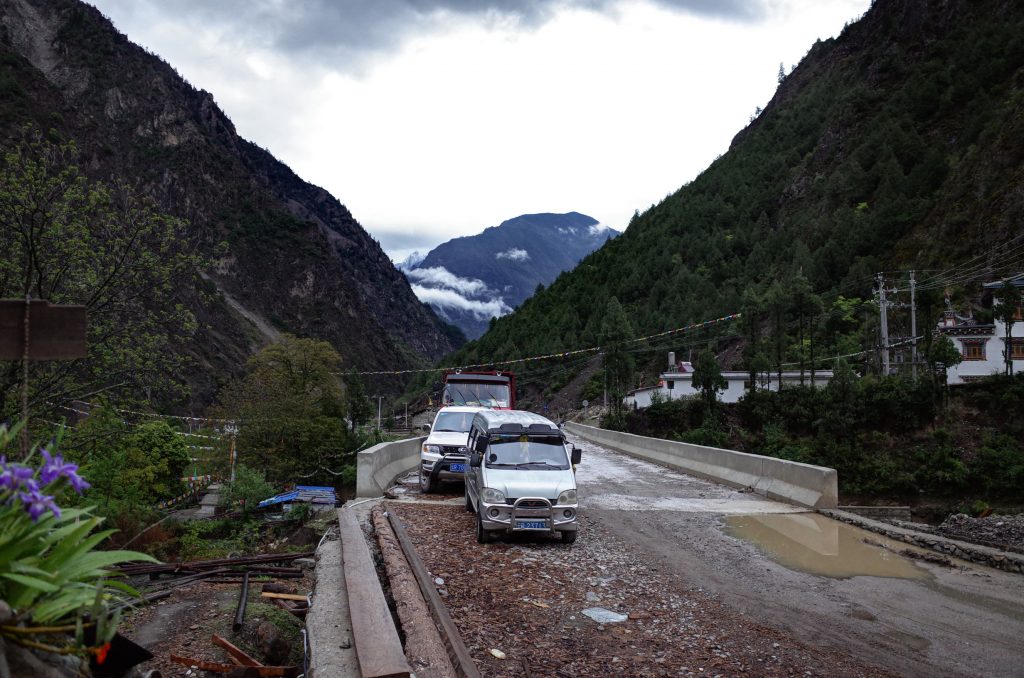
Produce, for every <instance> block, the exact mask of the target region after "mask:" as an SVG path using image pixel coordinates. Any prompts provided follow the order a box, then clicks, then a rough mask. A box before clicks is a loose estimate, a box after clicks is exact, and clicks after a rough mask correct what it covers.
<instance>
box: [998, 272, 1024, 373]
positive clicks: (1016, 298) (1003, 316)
mask: <svg viewBox="0 0 1024 678" xmlns="http://www.w3.org/2000/svg"><path fill="white" fill-rule="evenodd" d="M993 301H995V302H996V303H995V304H994V305H993V307H992V313H993V315H994V316H995V318H996V320H999V321H1001V322H1002V323H1003V347H1004V348H1003V360H1004V362H1005V363H1006V374H1007V375H1011V374H1013V325H1014V323H1015V322H1016V321H1017V316H1018V314H1019V313H1020V306H1021V294H1020V289H1019V288H1018V287H1017V286H1016V285H1015V284H1014V283H1013V281H1011V280H1006V281H1004V282H1003V284H1002V286H1001V287H999V289H997V290H996V292H995V295H994V298H993Z"/></svg>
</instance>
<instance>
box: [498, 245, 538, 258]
mask: <svg viewBox="0 0 1024 678" xmlns="http://www.w3.org/2000/svg"><path fill="white" fill-rule="evenodd" d="M494 258H495V259H508V260H509V261H526V260H527V259H529V258H530V253H529V252H527V251H526V250H523V249H519V248H518V247H513V248H511V249H507V250H505V251H504V252H498V253H497V254H495V255H494Z"/></svg>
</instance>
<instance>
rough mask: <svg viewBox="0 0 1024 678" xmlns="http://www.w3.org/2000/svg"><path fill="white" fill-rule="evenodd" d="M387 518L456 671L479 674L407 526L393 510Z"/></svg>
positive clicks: (465, 676) (468, 677)
mask: <svg viewBox="0 0 1024 678" xmlns="http://www.w3.org/2000/svg"><path fill="white" fill-rule="evenodd" d="M388 520H389V521H390V522H391V529H393V530H394V531H395V538H396V539H398V543H399V545H400V546H401V547H402V552H403V553H404V554H405V559H406V561H408V563H409V567H410V568H411V569H412V573H413V574H414V575H415V576H416V581H417V582H418V583H419V585H420V592H421V593H422V594H423V598H424V599H425V600H426V601H427V607H428V608H429V609H430V614H431V616H433V617H434V622H436V623H437V626H438V628H439V629H441V637H442V638H443V639H444V643H445V646H446V647H447V648H448V657H449V658H450V659H451V660H452V665H453V666H454V667H455V672H456V673H457V674H458V675H459V676H462V678H480V671H479V669H477V668H476V664H475V663H474V662H473V657H472V656H471V655H470V654H469V649H467V648H466V644H465V643H464V642H462V636H461V635H460V634H459V630H458V628H456V626H455V622H453V621H452V617H451V615H450V614H448V608H447V607H445V605H444V603H443V602H442V601H441V596H440V595H438V593H437V589H436V588H434V579H433V577H431V576H430V573H429V572H427V567H426V566H425V565H424V564H423V561H422V560H420V556H419V554H418V553H416V548H415V547H414V546H413V545H412V540H411V539H409V534H408V533H407V532H406V531H405V527H404V526H403V525H402V522H401V521H400V520H399V519H398V516H397V515H395V512H394V511H388Z"/></svg>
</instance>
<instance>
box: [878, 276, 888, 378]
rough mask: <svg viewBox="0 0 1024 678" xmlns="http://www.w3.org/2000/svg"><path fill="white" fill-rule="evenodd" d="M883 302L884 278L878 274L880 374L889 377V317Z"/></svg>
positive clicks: (885, 303) (884, 301) (885, 304)
mask: <svg viewBox="0 0 1024 678" xmlns="http://www.w3.org/2000/svg"><path fill="white" fill-rule="evenodd" d="M887 303H888V302H886V300H885V278H884V277H883V275H882V274H881V273H879V274H878V312H879V314H880V315H881V323H882V325H881V331H882V374H883V375H884V376H889V316H888V313H887V312H886V311H887V308H886V306H887Z"/></svg>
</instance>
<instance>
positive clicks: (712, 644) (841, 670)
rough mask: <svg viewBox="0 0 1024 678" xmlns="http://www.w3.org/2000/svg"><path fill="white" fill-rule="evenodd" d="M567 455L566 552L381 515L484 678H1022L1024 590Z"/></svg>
mask: <svg viewBox="0 0 1024 678" xmlns="http://www.w3.org/2000/svg"><path fill="white" fill-rule="evenodd" d="M576 444H577V445H578V446H579V447H581V448H583V463H582V464H581V465H580V466H579V469H578V481H579V487H580V495H581V513H582V515H583V518H582V528H581V532H580V537H579V540H578V541H577V542H576V543H575V544H574V545H572V546H564V545H562V544H560V543H558V542H557V541H555V540H549V539H538V538H526V537H524V538H519V537H515V538H510V539H505V540H502V541H500V542H499V543H497V544H491V545H487V546H483V545H479V544H477V543H476V542H475V540H474V536H473V521H472V517H471V515H470V514H468V513H466V512H465V511H464V510H463V508H462V506H461V504H462V498H461V495H458V496H455V497H451V498H446V497H431V499H433V500H434V501H432V502H431V503H429V504H428V503H412V502H409V503H404V502H401V501H396V502H389V503H388V504H389V506H390V507H391V510H394V511H396V512H397V513H398V514H399V516H400V517H401V518H402V519H403V522H404V523H406V525H407V527H408V530H409V533H410V536H411V537H412V539H413V541H414V542H415V544H416V547H417V550H418V552H419V553H420V556H421V557H422V558H423V560H424V562H425V563H426V565H427V567H428V568H429V569H430V570H431V572H432V574H433V575H434V576H435V577H437V578H438V579H440V580H441V581H442V582H443V583H441V584H438V587H439V589H440V590H441V592H442V596H443V597H444V598H445V602H446V604H447V605H448V607H449V610H450V611H451V614H452V617H453V619H454V621H455V623H456V625H457V626H458V627H459V629H460V632H461V633H462V634H463V637H464V639H465V641H466V643H467V646H469V648H470V651H471V652H472V653H473V655H474V658H475V659H476V661H477V662H478V664H479V666H480V668H481V670H482V672H483V673H484V675H486V676H523V675H534V676H549V675H557V676H590V675H602V674H605V675H623V676H661V675H665V676H676V675H710V676H713V675H722V676H731V675H759V676H801V675H821V676H876V675H877V676H882V675H908V676H936V675H943V676H976V675H986V676H1020V675H1022V674H1021V671H1022V669H1021V660H1022V651H1021V645H1020V642H1021V641H1020V639H1021V638H1022V637H1024V577H1020V576H1019V575H1010V574H1006V573H1002V572H998V571H994V570H990V569H987V568H982V567H978V566H973V565H967V564H962V565H963V566H962V567H953V568H950V567H942V566H940V565H935V564H931V563H926V562H920V561H911V560H909V559H906V558H903V557H901V556H898V555H896V554H895V553H893V552H891V551H888V550H886V549H885V548H883V547H879V546H869V545H866V544H864V542H863V540H864V539H865V538H866V539H870V540H871V541H872V542H875V543H883V545H884V540H882V539H880V538H879V537H878V535H875V534H872V533H866V532H862V531H860V530H857V529H856V528H851V527H848V526H840V524H838V523H833V521H827V520H824V521H823V520H822V519H821V517H820V516H817V515H816V514H807V513H802V512H799V511H798V510H796V509H794V508H792V507H790V506H787V505H783V504H778V503H775V502H769V501H765V500H763V499H762V498H760V497H758V496H757V495H752V494H748V493H742V492H738V491H735V490H732V489H728V488H724V487H721V486H718V485H714V484H711V483H707V482H704V481H701V480H697V479H694V478H691V477H688V476H685V475H682V474H678V473H674V472H672V471H669V470H667V469H664V468H662V467H659V466H657V465H654V464H650V463H648V462H644V461H640V460H635V459H631V458H629V457H625V456H622V455H619V454H616V453H613V452H610V451H608V450H605V449H602V448H600V447H598V446H595V445H592V444H590V443H587V442H584V441H579V440H577V441H576ZM452 489H454V490H455V491H458V489H459V488H458V486H454V487H453V488H452ZM450 496H451V495H449V497H450ZM410 499H413V497H410ZM438 500H440V501H438ZM734 535H740V536H734ZM743 535H746V536H745V537H744V538H741V536H743ZM749 539H754V540H760V541H758V543H757V544H755V543H754V542H752V541H750V540H749ZM905 546H906V545H903V544H901V545H900V548H901V549H902V548H904V547H905ZM781 562H786V563H788V565H783V564H781ZM861 567H863V568H864V571H865V572H879V573H884V574H886V575H887V576H865V575H863V574H858V573H859V571H860V570H859V568H861ZM878 568H881V569H878ZM813 572H820V573H819V574H814V573H813ZM821 573H831V576H829V575H828V574H821ZM837 573H838V574H841V575H842V576H836V574H837ZM589 608H604V609H606V610H608V611H611V612H615V613H620V614H624V615H628V617H627V618H626V619H625V620H624V621H622V622H599V621H595V620H593V619H591V618H590V617H589V616H587V615H585V614H584V610H586V609H589ZM491 650H497V651H498V652H497V654H498V655H500V656H501V657H503V658H499V657H497V656H495V653H492V652H491Z"/></svg>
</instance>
